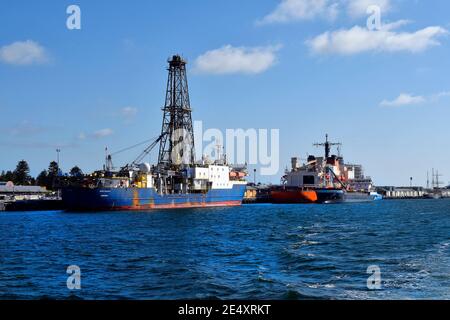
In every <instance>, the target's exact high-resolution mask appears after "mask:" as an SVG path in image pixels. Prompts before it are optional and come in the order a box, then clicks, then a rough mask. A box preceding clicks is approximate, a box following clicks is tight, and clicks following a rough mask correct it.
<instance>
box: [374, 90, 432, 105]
mask: <svg viewBox="0 0 450 320" xmlns="http://www.w3.org/2000/svg"><path fill="white" fill-rule="evenodd" d="M425 101H426V99H425V98H424V97H422V96H413V95H410V94H408V93H402V94H400V95H399V96H398V97H397V98H396V99H394V100H391V101H388V100H383V101H382V102H381V103H380V106H382V107H401V106H408V105H414V104H421V103H424V102H425Z"/></svg>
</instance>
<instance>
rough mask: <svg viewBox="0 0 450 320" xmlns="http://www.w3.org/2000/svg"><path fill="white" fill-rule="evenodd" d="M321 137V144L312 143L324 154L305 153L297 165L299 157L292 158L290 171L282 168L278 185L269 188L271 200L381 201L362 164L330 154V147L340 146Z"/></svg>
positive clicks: (300, 201) (305, 201)
mask: <svg viewBox="0 0 450 320" xmlns="http://www.w3.org/2000/svg"><path fill="white" fill-rule="evenodd" d="M341 145H342V144H341V143H334V142H330V141H329V140H328V135H326V137H325V142H324V143H315V144H314V146H316V147H324V148H325V157H315V156H308V159H307V163H306V164H303V165H301V164H300V159H299V158H292V168H291V170H286V173H285V175H284V176H283V177H282V181H281V186H277V187H273V188H272V190H271V199H272V202H274V203H341V202H368V201H374V200H381V199H382V197H381V195H379V194H378V193H376V192H374V191H373V183H372V179H371V178H370V177H365V176H364V174H363V172H362V166H360V165H351V164H345V163H344V159H343V157H341V156H340V155H339V153H340V152H339V153H338V155H332V154H331V147H332V146H337V147H338V148H339V147H340V146H341Z"/></svg>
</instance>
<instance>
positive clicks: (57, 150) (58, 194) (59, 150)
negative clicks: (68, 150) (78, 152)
mask: <svg viewBox="0 0 450 320" xmlns="http://www.w3.org/2000/svg"><path fill="white" fill-rule="evenodd" d="M60 152H61V149H59V148H57V149H56V164H57V165H58V172H57V173H56V176H57V177H59V153H60ZM57 197H58V199H60V193H59V188H58V193H57Z"/></svg>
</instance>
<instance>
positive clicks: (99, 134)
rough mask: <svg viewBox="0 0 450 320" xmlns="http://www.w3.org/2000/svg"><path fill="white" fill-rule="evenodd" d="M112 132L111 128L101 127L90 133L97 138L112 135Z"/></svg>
mask: <svg viewBox="0 0 450 320" xmlns="http://www.w3.org/2000/svg"><path fill="white" fill-rule="evenodd" d="M113 133H114V131H113V130H112V129H109V128H105V129H101V130H97V131H95V132H94V133H93V134H92V136H93V137H94V138H97V139H99V138H104V137H108V136H110V135H112V134H113Z"/></svg>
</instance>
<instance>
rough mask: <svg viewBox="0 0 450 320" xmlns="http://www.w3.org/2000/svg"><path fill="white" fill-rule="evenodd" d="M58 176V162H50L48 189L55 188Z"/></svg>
mask: <svg viewBox="0 0 450 320" xmlns="http://www.w3.org/2000/svg"><path fill="white" fill-rule="evenodd" d="M58 175H59V167H58V163H57V162H56V161H52V162H50V165H49V166H48V170H47V183H46V185H45V186H46V187H47V189H50V190H52V189H53V188H54V186H55V183H56V180H57V178H58Z"/></svg>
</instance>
